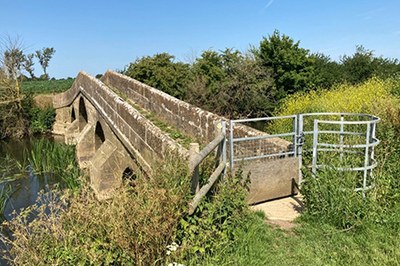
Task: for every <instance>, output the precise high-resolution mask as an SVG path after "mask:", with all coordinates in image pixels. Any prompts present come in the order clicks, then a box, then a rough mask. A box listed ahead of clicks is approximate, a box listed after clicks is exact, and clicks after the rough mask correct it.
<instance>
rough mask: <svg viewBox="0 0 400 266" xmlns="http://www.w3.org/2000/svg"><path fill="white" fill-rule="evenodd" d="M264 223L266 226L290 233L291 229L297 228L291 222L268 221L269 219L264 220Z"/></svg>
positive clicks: (295, 224)
mask: <svg viewBox="0 0 400 266" xmlns="http://www.w3.org/2000/svg"><path fill="white" fill-rule="evenodd" d="M265 221H266V223H267V224H269V225H272V226H273V227H279V228H280V229H283V230H285V231H291V230H292V229H294V228H296V227H297V226H299V224H297V223H295V222H293V221H285V220H270V219H266V220H265Z"/></svg>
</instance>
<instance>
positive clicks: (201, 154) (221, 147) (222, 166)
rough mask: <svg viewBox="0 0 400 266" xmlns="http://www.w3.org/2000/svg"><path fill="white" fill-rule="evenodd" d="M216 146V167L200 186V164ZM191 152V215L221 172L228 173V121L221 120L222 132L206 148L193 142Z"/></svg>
mask: <svg viewBox="0 0 400 266" xmlns="http://www.w3.org/2000/svg"><path fill="white" fill-rule="evenodd" d="M215 148H218V150H217V156H216V159H217V166H216V169H215V170H214V172H213V173H212V174H211V175H210V177H209V178H208V181H207V183H206V184H205V185H203V186H202V187H201V188H200V187H199V166H200V164H201V163H202V162H203V161H204V159H205V158H206V157H207V156H208V155H210V154H211V153H212V152H213V151H214V150H215ZM189 152H190V158H189V172H190V175H191V177H192V181H191V190H192V194H194V197H193V199H192V201H191V202H190V203H189V215H192V214H193V213H194V211H195V210H196V208H197V206H198V205H199V203H200V201H201V199H202V198H203V197H204V196H205V195H206V194H207V193H208V191H209V190H210V189H211V187H212V186H213V185H214V184H215V182H216V181H217V180H218V178H219V177H220V176H221V174H222V175H223V176H224V175H225V173H226V164H227V163H226V162H227V160H226V122H225V121H222V122H221V133H219V134H218V136H217V137H216V138H215V139H214V140H213V141H211V142H210V143H209V144H208V145H207V146H206V147H204V149H202V150H201V151H199V145H198V143H191V145H190V150H189Z"/></svg>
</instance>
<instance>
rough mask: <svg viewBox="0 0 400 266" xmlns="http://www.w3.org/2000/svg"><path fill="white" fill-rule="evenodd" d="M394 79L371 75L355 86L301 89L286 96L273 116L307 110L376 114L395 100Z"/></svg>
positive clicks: (308, 111)
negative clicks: (305, 90) (383, 78)
mask: <svg viewBox="0 0 400 266" xmlns="http://www.w3.org/2000/svg"><path fill="white" fill-rule="evenodd" d="M399 82H400V81H399V80H398V79H387V80H381V79H378V78H372V79H370V80H368V81H366V82H364V83H362V84H359V85H354V86H353V85H348V84H341V85H337V86H335V87H334V88H332V89H329V90H327V89H325V90H324V89H320V90H317V91H310V92H301V93H297V94H294V95H292V96H290V97H288V98H286V99H285V100H284V101H283V102H282V104H281V105H280V107H279V108H278V109H277V111H276V114H277V115H287V114H298V113H311V112H352V113H373V114H377V115H378V114H380V113H381V111H380V110H384V109H385V105H387V103H388V102H396V101H397V100H396V99H395V98H394V97H393V96H392V90H395V89H396V88H398V86H399V85H398V84H399Z"/></svg>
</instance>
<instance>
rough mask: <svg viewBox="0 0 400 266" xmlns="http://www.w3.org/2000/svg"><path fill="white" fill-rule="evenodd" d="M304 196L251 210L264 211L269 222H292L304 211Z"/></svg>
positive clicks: (270, 202)
mask: <svg viewBox="0 0 400 266" xmlns="http://www.w3.org/2000/svg"><path fill="white" fill-rule="evenodd" d="M302 199H303V197H302V195H295V196H291V197H286V198H281V199H276V200H271V201H267V202H263V203H260V204H256V205H253V206H250V209H251V210H254V211H263V212H264V213H265V215H266V217H267V219H268V220H271V221H288V222H291V221H293V220H294V219H296V218H297V217H298V216H300V214H301V212H302V210H303V209H304V204H303V200H302Z"/></svg>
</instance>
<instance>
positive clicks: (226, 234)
mask: <svg viewBox="0 0 400 266" xmlns="http://www.w3.org/2000/svg"><path fill="white" fill-rule="evenodd" d="M247 184H248V180H247V179H246V180H243V178H242V174H241V172H240V171H238V172H237V173H236V175H235V176H230V175H228V176H227V177H225V178H224V179H223V180H222V181H221V182H220V183H218V184H217V185H216V187H215V188H214V191H212V193H210V194H209V195H207V197H206V198H205V199H203V201H202V202H200V204H199V206H198V208H197V209H196V211H195V213H194V214H193V215H192V216H189V215H186V216H184V217H182V219H181V220H180V224H179V230H178V234H177V238H176V241H177V242H178V243H181V246H182V248H181V249H182V251H181V252H180V253H179V254H178V256H177V258H178V259H179V260H183V261H186V260H198V261H201V260H202V258H205V257H208V256H212V254H213V252H214V251H216V250H219V249H221V248H222V247H224V246H226V245H229V244H230V243H232V241H233V240H234V239H235V235H234V232H235V228H236V227H237V226H239V224H240V223H241V221H242V220H243V219H244V218H245V217H246V216H247V215H248V208H247V204H246V201H245V198H246V195H247Z"/></svg>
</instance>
